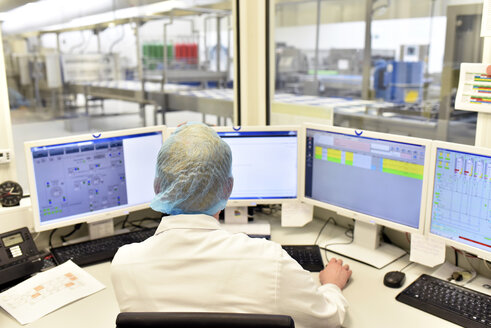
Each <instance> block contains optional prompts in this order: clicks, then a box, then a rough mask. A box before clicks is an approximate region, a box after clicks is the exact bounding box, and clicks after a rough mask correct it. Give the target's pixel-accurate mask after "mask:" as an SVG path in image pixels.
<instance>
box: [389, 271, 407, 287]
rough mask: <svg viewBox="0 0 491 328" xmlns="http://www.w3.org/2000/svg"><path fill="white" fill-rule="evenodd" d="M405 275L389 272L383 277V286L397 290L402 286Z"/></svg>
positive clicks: (398, 272) (399, 272)
mask: <svg viewBox="0 0 491 328" xmlns="http://www.w3.org/2000/svg"><path fill="white" fill-rule="evenodd" d="M404 280H406V274H405V273H404V272H401V271H389V272H387V273H386V274H385V276H384V285H385V286H387V287H390V288H399V287H401V286H402V285H403V284H404Z"/></svg>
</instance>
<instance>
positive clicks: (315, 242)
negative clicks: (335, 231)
mask: <svg viewBox="0 0 491 328" xmlns="http://www.w3.org/2000/svg"><path fill="white" fill-rule="evenodd" d="M329 221H332V222H334V225H336V226H337V225H338V224H337V223H336V220H334V218H333V217H332V216H331V217H329V219H327V221H326V223H324V225H323V226H322V228H321V230H320V231H319V233H318V234H317V237H316V238H315V241H314V245H317V242H318V241H319V237H320V236H321V234H322V231H323V230H324V228H325V227H326V226H327V224H328V223H329Z"/></svg>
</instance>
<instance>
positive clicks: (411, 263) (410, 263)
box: [399, 262, 414, 272]
mask: <svg viewBox="0 0 491 328" xmlns="http://www.w3.org/2000/svg"><path fill="white" fill-rule="evenodd" d="M413 264H414V262H409V263H408V264H406V265H405V266H404V268H402V269H400V270H399V272H402V270H404V269H406V268H407V267H408V266H410V265H413Z"/></svg>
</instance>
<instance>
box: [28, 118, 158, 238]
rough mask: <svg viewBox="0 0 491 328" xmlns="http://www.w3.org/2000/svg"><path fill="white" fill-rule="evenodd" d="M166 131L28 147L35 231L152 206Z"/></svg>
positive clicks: (115, 134) (67, 139)
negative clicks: (157, 166)
mask: <svg viewBox="0 0 491 328" xmlns="http://www.w3.org/2000/svg"><path fill="white" fill-rule="evenodd" d="M164 130H165V127H163V126H160V127H149V128H138V129H128V130H121V131H114V132H103V133H98V134H87V135H81V136H72V137H64V138H56V139H48V140H39V141H32V142H26V143H25V145H24V147H25V152H26V160H27V171H28V179H29V187H30V191H31V202H32V209H33V217H34V229H35V230H36V231H44V230H50V229H53V228H58V227H63V226H68V225H73V224H76V223H81V222H89V223H91V222H95V221H100V220H107V219H110V218H113V217H116V216H120V215H124V214H126V213H129V211H132V210H138V209H143V208H146V207H148V205H149V203H150V201H151V200H152V198H153V196H154V189H153V181H154V177H155V164H156V160H157V154H158V151H159V149H160V147H161V146H162V142H163V136H164V132H165V131H164Z"/></svg>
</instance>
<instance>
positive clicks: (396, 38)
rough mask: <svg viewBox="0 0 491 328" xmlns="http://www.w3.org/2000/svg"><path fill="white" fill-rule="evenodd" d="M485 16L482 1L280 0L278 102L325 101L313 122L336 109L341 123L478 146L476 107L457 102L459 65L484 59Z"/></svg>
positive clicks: (276, 25)
mask: <svg viewBox="0 0 491 328" xmlns="http://www.w3.org/2000/svg"><path fill="white" fill-rule="evenodd" d="M481 18H482V1H475V3H473V1H466V2H465V3H463V4H453V3H452V4H451V3H449V2H448V1H444V0H414V1H403V0H391V1H388V0H379V1H376V0H365V1H363V0H344V1H321V0H312V1H294V0H276V1H275V6H274V18H272V20H273V21H274V27H273V29H274V31H273V32H272V34H273V37H272V39H273V40H274V41H273V42H272V44H271V46H272V47H274V52H275V63H274V71H275V74H274V86H275V92H274V98H273V99H271V101H272V103H273V104H275V103H278V102H280V103H281V102H282V101H283V99H285V94H289V95H295V96H296V98H295V99H296V103H297V105H299V106H306V105H308V106H318V108H319V111H318V113H319V114H318V115H310V117H308V120H309V121H319V120H321V119H322V115H323V114H322V111H323V109H322V108H323V107H324V108H325V107H328V108H330V109H332V110H333V119H332V120H333V123H334V125H339V126H346V127H354V128H358V129H366V130H373V131H380V132H389V133H396V134H402V135H410V136H417V137H424V138H429V139H441V140H449V141H453V142H460V143H469V144H473V143H474V137H475V124H476V114H475V113H472V112H466V111H456V110H454V101H455V95H456V91H457V83H458V76H459V69H460V63H462V62H470V63H472V62H481V58H482V49H483V48H482V39H481V38H480V28H481ZM289 103H292V101H291V100H290V99H289ZM276 108H277V107H275V106H274V105H273V106H272V114H273V115H272V117H274V115H275V112H274V111H275V110H276ZM298 120H299V121H306V120H307V118H304V117H302V116H298ZM273 123H275V122H274V121H273Z"/></svg>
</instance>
